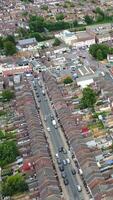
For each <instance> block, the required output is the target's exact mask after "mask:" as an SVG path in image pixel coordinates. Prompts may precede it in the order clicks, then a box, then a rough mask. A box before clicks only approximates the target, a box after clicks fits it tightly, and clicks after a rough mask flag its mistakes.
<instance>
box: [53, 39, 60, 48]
mask: <svg viewBox="0 0 113 200" xmlns="http://www.w3.org/2000/svg"><path fill="white" fill-rule="evenodd" d="M60 44H61V41H60V40H59V39H58V38H55V40H54V43H53V46H59V45H60Z"/></svg>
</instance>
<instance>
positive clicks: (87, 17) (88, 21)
mask: <svg viewBox="0 0 113 200" xmlns="http://www.w3.org/2000/svg"><path fill="white" fill-rule="evenodd" d="M84 19H85V22H86V23H87V24H88V25H89V24H92V23H93V18H92V17H90V16H89V15H86V16H85V17H84Z"/></svg>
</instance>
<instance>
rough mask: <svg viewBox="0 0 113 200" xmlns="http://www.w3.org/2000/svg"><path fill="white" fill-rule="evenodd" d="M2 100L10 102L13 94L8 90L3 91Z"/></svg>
mask: <svg viewBox="0 0 113 200" xmlns="http://www.w3.org/2000/svg"><path fill="white" fill-rule="evenodd" d="M2 98H3V99H4V100H7V101H10V100H11V99H13V98H14V92H13V91H11V90H9V89H7V90H3V92H2Z"/></svg>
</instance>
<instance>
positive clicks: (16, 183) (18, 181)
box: [2, 174, 28, 196]
mask: <svg viewBox="0 0 113 200" xmlns="http://www.w3.org/2000/svg"><path fill="white" fill-rule="evenodd" d="M27 190H28V185H27V183H26V182H25V179H24V177H23V176H21V175H20V174H16V175H14V176H9V177H7V179H6V180H5V181H4V182H3V184H2V195H3V196H12V195H14V194H18V193H21V192H25V191H27Z"/></svg>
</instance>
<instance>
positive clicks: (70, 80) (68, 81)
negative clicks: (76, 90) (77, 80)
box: [63, 76, 73, 84]
mask: <svg viewBox="0 0 113 200" xmlns="http://www.w3.org/2000/svg"><path fill="white" fill-rule="evenodd" d="M63 82H64V84H70V83H72V82H73V79H72V78H71V77H70V76H68V77H66V78H65V79H64V81H63Z"/></svg>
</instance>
